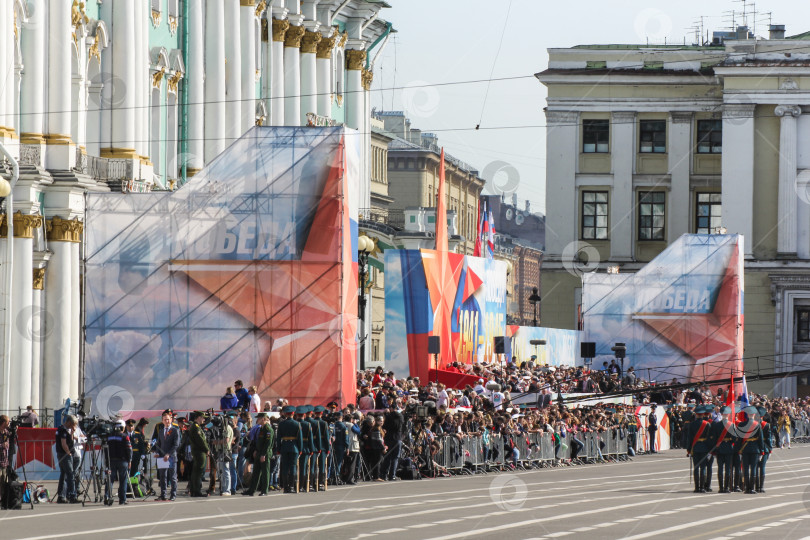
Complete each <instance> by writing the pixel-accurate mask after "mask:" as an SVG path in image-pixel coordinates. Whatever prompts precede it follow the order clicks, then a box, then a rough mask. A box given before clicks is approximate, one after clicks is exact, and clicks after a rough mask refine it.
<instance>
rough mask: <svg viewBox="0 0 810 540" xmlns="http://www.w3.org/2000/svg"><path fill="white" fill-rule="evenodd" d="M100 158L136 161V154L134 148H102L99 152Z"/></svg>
mask: <svg viewBox="0 0 810 540" xmlns="http://www.w3.org/2000/svg"><path fill="white" fill-rule="evenodd" d="M99 153H100V154H101V157H103V158H109V159H138V153H137V152H136V151H135V149H134V148H116V147H109V148H102V149H101V151H100V152H99Z"/></svg>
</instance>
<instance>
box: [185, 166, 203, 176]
mask: <svg viewBox="0 0 810 540" xmlns="http://www.w3.org/2000/svg"><path fill="white" fill-rule="evenodd" d="M201 170H202V169H197V168H195V167H186V178H191V177H192V176H194V175H195V174H197V173H198V172H200V171H201Z"/></svg>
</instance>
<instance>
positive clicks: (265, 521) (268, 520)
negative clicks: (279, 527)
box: [251, 519, 279, 525]
mask: <svg viewBox="0 0 810 540" xmlns="http://www.w3.org/2000/svg"><path fill="white" fill-rule="evenodd" d="M278 521H279V520H277V519H262V520H261V521H251V523H252V524H253V525H267V524H268V523H278Z"/></svg>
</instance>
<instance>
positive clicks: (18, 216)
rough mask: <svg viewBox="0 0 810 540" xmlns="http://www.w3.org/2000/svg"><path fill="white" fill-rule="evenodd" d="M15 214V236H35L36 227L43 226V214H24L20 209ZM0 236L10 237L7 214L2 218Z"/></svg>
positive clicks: (0, 219) (0, 220)
mask: <svg viewBox="0 0 810 540" xmlns="http://www.w3.org/2000/svg"><path fill="white" fill-rule="evenodd" d="M13 215H14V238H33V237H34V229H36V228H37V227H42V216H40V215H38V214H23V213H22V212H19V211H18V212H15V213H14V214H13ZM0 237H2V238H6V237H8V225H7V222H6V215H5V214H4V215H3V217H2V218H0Z"/></svg>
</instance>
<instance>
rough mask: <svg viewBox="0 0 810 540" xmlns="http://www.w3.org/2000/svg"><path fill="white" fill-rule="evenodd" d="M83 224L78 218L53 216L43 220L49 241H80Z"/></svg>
mask: <svg viewBox="0 0 810 540" xmlns="http://www.w3.org/2000/svg"><path fill="white" fill-rule="evenodd" d="M83 228H84V225H83V224H82V222H81V221H79V218H75V219H62V218H60V217H59V216H54V217H53V218H52V219H48V220H46V221H45V230H46V231H47V234H48V241H50V242H76V243H79V242H81V241H82V230H83Z"/></svg>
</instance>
